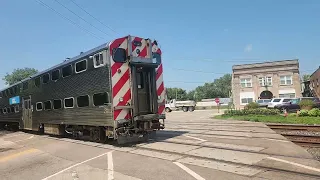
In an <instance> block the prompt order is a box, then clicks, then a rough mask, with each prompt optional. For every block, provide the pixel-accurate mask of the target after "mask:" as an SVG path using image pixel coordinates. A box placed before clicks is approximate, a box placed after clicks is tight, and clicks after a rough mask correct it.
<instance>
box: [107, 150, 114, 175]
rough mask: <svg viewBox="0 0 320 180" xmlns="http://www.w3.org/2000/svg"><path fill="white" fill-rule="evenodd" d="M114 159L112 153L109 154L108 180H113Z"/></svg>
mask: <svg viewBox="0 0 320 180" xmlns="http://www.w3.org/2000/svg"><path fill="white" fill-rule="evenodd" d="M113 179H114V178H113V159H112V151H110V152H108V180H113Z"/></svg>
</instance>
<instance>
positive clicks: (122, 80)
mask: <svg viewBox="0 0 320 180" xmlns="http://www.w3.org/2000/svg"><path fill="white" fill-rule="evenodd" d="M128 80H129V69H127V71H126V72H125V73H124V74H123V75H122V76H121V78H120V79H119V81H118V82H117V83H116V84H115V85H114V87H113V88H112V90H113V91H112V97H115V96H116V95H117V94H118V92H119V91H120V90H121V88H122V87H123V85H124V84H125V83H126V82H127V81H128Z"/></svg>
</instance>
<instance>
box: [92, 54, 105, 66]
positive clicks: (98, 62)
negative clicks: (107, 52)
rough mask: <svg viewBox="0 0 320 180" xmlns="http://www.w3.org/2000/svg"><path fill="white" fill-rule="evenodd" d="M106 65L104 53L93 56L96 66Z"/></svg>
mask: <svg viewBox="0 0 320 180" xmlns="http://www.w3.org/2000/svg"><path fill="white" fill-rule="evenodd" d="M103 65H104V59H103V54H102V53H98V54H95V55H94V56H93V66H94V67H95V68H98V67H101V66H103Z"/></svg>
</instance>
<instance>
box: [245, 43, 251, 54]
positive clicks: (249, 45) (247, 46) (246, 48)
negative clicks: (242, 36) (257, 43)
mask: <svg viewBox="0 0 320 180" xmlns="http://www.w3.org/2000/svg"><path fill="white" fill-rule="evenodd" d="M251 51H252V44H248V45H246V47H245V48H244V52H251Z"/></svg>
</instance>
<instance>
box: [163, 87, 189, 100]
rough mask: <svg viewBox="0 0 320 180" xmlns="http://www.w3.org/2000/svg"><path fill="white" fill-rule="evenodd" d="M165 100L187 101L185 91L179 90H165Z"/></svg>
mask: <svg viewBox="0 0 320 180" xmlns="http://www.w3.org/2000/svg"><path fill="white" fill-rule="evenodd" d="M166 91H167V98H168V99H176V100H178V101H183V100H187V99H188V98H187V91H186V90H184V89H181V88H166Z"/></svg>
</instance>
